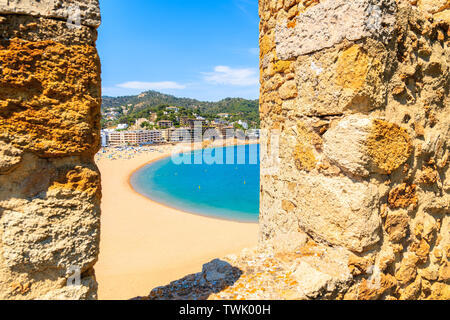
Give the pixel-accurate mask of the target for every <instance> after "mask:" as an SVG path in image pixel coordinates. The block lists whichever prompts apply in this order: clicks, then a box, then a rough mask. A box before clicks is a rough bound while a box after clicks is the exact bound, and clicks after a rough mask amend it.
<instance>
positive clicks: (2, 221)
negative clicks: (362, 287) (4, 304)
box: [0, 0, 101, 299]
mask: <svg viewBox="0 0 450 320" xmlns="http://www.w3.org/2000/svg"><path fill="white" fill-rule="evenodd" d="M72 6H77V7H78V8H79V9H80V12H81V20H80V21H81V23H80V25H79V26H74V25H71V24H68V23H67V20H68V16H67V10H68V9H69V8H70V7H72ZM99 12H100V11H99V7H98V1H97V0H84V1H75V0H73V1H69V0H68V1H60V0H59V1H47V0H45V1H36V0H8V1H0V61H1V69H0V299H94V298H96V296H97V283H96V280H95V273H94V269H93V266H94V264H95V262H96V261H97V257H98V250H99V238H100V198H101V187H100V174H99V172H98V169H97V167H96V166H95V164H94V161H93V155H94V154H95V153H96V152H97V150H98V148H99V130H100V105H101V90H100V87H101V85H100V61H99V58H98V55H97V51H96V48H95V41H96V38H97V31H96V27H97V26H98V25H99V23H100V14H99ZM77 274H79V279H78V280H77V279H75V278H76V275H77ZM74 277H75V278H74ZM71 279H73V280H74V281H73V282H71Z"/></svg>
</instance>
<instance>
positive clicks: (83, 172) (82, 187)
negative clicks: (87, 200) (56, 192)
mask: <svg viewBox="0 0 450 320" xmlns="http://www.w3.org/2000/svg"><path fill="white" fill-rule="evenodd" d="M49 189H50V190H53V189H69V190H73V191H79V192H85V193H87V194H89V195H94V194H97V195H99V193H100V175H99V174H98V172H96V171H94V170H91V169H89V168H83V167H80V166H77V167H75V168H74V169H72V170H69V171H67V172H63V173H62V174H61V175H60V177H59V178H58V179H57V180H56V181H55V182H53V184H52V185H51V186H50V188H49Z"/></svg>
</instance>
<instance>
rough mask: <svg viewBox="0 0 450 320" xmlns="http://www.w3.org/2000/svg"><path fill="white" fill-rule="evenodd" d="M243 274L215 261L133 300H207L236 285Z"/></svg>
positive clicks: (222, 262)
mask: <svg viewBox="0 0 450 320" xmlns="http://www.w3.org/2000/svg"><path fill="white" fill-rule="evenodd" d="M242 274H243V271H242V270H240V269H239V268H236V267H233V266H232V265H231V264H229V263H228V262H226V261H223V260H220V259H215V260H213V261H211V262H209V263H207V264H205V265H203V268H202V272H199V273H195V274H191V275H188V276H186V277H184V278H182V279H179V280H176V281H173V282H171V283H170V284H168V285H166V286H162V287H157V288H155V289H153V290H152V291H151V292H150V294H149V296H147V297H138V298H135V299H133V300H207V299H208V298H209V296H210V295H212V294H215V293H219V292H221V291H223V290H225V289H226V288H228V287H230V286H232V285H234V283H235V282H236V281H237V280H239V278H240V277H241V275H242Z"/></svg>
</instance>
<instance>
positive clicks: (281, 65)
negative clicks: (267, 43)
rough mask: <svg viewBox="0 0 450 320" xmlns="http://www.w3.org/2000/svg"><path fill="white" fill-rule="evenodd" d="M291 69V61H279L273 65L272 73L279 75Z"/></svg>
mask: <svg viewBox="0 0 450 320" xmlns="http://www.w3.org/2000/svg"><path fill="white" fill-rule="evenodd" d="M290 67H291V61H283V60H279V61H277V62H275V63H274V65H273V71H275V72H277V73H280V72H283V73H284V72H286V71H289V69H290Z"/></svg>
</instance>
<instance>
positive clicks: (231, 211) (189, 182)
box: [131, 145, 259, 222]
mask: <svg viewBox="0 0 450 320" xmlns="http://www.w3.org/2000/svg"><path fill="white" fill-rule="evenodd" d="M182 156H183V159H185V161H184V162H185V163H182V164H177V163H178V162H180V161H173V160H172V158H170V157H169V158H166V159H163V160H160V161H157V162H154V163H152V164H149V165H148V166H145V167H144V168H142V169H140V170H139V171H137V172H136V173H135V174H134V175H133V176H132V177H131V184H132V186H133V187H134V189H135V190H136V191H137V192H139V193H141V194H142V195H144V196H146V197H148V198H150V199H152V200H155V201H157V202H160V203H163V204H165V205H168V206H170V207H174V208H178V209H181V210H183V211H187V212H190V213H195V214H200V215H205V216H211V217H216V218H222V219H228V220H238V221H244V222H257V221H258V215H259V145H246V146H233V147H227V148H214V149H205V150H197V151H194V152H189V153H185V154H183V155H182ZM180 158H181V156H180V157H178V158H177V159H180ZM202 159H203V161H200V160H202ZM212 159H216V163H214V164H207V163H211V162H213V161H212ZM217 159H218V160H217ZM220 159H222V160H220ZM186 162H188V163H189V162H190V163H191V164H187V163H186ZM200 162H202V163H201V164H194V163H200ZM217 162H219V163H220V162H222V163H223V164H217Z"/></svg>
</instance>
